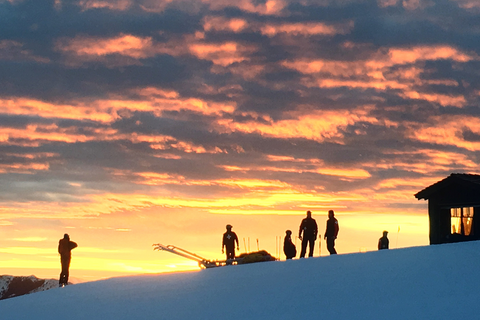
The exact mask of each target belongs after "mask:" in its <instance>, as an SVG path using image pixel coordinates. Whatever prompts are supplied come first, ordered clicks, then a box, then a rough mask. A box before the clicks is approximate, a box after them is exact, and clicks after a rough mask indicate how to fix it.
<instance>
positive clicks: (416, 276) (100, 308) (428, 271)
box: [0, 241, 480, 320]
mask: <svg viewBox="0 0 480 320" xmlns="http://www.w3.org/2000/svg"><path fill="white" fill-rule="evenodd" d="M478 263H480V242H478V241H473V242H464V243H456V244H444V245H435V246H424V247H412V248H404V249H394V250H382V251H377V252H366V253H355V254H343V255H336V256H327V257H319V258H308V259H297V260H291V261H275V262H265V263H254V264H249V265H238V266H227V267H219V268H213V269H207V270H201V271H192V272H178V273H164V274H158V275H139V276H128V277H119V278H111V279H107V280H100V281H95V282H87V283H81V284H77V285H72V286H67V287H66V288H61V289H53V290H49V291H45V292H41V293H36V294H31V295H26V296H22V297H18V298H13V299H8V300H3V301H0V308H1V310H2V314H3V316H4V317H5V319H16V320H23V319H29V320H31V319H35V320H43V319H45V320H46V319H48V320H57V319H65V317H67V316H68V319H69V320H77V319H89V320H96V319H99V320H100V319H102V320H103V319H116V320H123V319H125V320H126V319H169V320H171V319H178V320H185V319H220V318H223V317H225V316H228V318H229V319H262V320H264V319H320V318H321V319H332V318H335V319H402V320H404V319H451V318H460V319H461V318H467V317H468V318H475V315H476V314H478V313H479V312H480V307H479V306H478V305H477V304H473V303H472V301H475V298H478V297H479V293H478V286H479V285H480V276H478V275H476V273H474V272H473V273H472V266H474V265H476V264H478ZM59 303H61V304H62V305H64V306H66V307H67V308H68V309H67V310H66V311H65V312H59V311H58V304H59ZM26 306H28V308H27V307H26Z"/></svg>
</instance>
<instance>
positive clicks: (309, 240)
mask: <svg viewBox="0 0 480 320" xmlns="http://www.w3.org/2000/svg"><path fill="white" fill-rule="evenodd" d="M302 233H303V237H302ZM317 233H318V226H317V222H316V221H315V219H313V218H312V212H311V211H307V217H306V218H305V219H303V220H302V223H301V224H300V230H299V231H298V238H299V239H300V240H302V251H301V252H300V258H305V254H306V253H307V245H308V246H309V249H310V251H309V253H308V256H309V257H313V250H314V248H315V239H317Z"/></svg>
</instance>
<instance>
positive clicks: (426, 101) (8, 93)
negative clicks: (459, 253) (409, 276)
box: [0, 0, 480, 280]
mask: <svg viewBox="0 0 480 320" xmlns="http://www.w3.org/2000/svg"><path fill="white" fill-rule="evenodd" d="M479 36H480V3H479V2H478V1H476V0H377V1H373V0H331V1H330V0H301V1H293V0H292V1H290V0H267V1H264V0H237V1H229V0H192V1H189V0H185V1H183V0H178V1H171V0H170V1H169V0H138V1H129V0H98V1H97V0H76V1H63V0H55V1H46V0H45V1H43V0H41V1H39V0H8V1H5V0H0V181H1V184H0V271H1V273H5V274H13V275H29V274H35V275H36V276H40V277H41V276H44V277H57V276H58V274H59V272H60V262H59V257H58V254H57V251H56V250H57V245H58V240H59V239H60V238H62V237H63V234H64V233H68V234H70V237H71V239H72V240H73V241H75V242H77V243H78V245H79V247H78V248H77V249H75V250H74V252H73V260H72V267H71V269H72V272H71V274H72V277H78V278H80V279H83V280H92V279H98V278H102V277H109V276H114V275H123V274H132V273H152V272H153V273H155V272H163V271H175V270H184V269H192V268H196V265H195V264H194V263H193V262H190V261H188V260H185V259H183V258H179V257H176V256H174V255H171V254H169V253H164V252H156V251H153V250H152V244H154V243H162V244H165V245H166V244H172V245H176V246H179V247H182V248H184V249H187V250H190V251H193V252H195V253H197V254H201V255H203V256H205V257H207V258H210V259H222V258H223V255H222V254H221V236H222V233H223V232H225V225H226V224H227V223H229V224H232V225H233V231H235V232H237V234H238V236H239V239H240V243H241V250H240V251H253V250H256V249H266V250H267V251H269V252H271V253H272V254H275V255H276V256H283V255H281V254H280V253H281V248H280V246H281V245H279V244H278V243H279V242H281V241H282V239H283V236H284V234H285V230H287V229H290V230H292V231H293V234H294V235H297V232H298V227H299V225H300V221H301V219H302V218H303V217H304V216H305V212H306V210H311V211H312V213H313V217H314V218H315V219H316V220H317V223H318V225H319V229H320V233H323V230H324V228H325V221H326V219H327V211H328V210H334V211H335V213H336V217H337V218H338V220H339V225H340V232H339V236H338V239H337V251H338V252H339V253H349V252H359V251H370V250H375V249H376V245H377V241H378V238H379V237H380V236H381V235H382V231H383V230H388V231H389V236H390V241H391V245H392V246H394V247H408V246H418V245H425V244H428V217H427V203H426V202H425V201H423V200H422V201H418V200H417V199H416V198H415V197H414V194H415V193H417V192H418V191H420V190H422V189H423V188H425V187H427V186H429V185H431V184H432V183H434V182H436V181H438V180H441V179H443V178H445V177H446V176H448V175H449V174H450V173H453V172H455V173H478V172H479V171H480V170H479V165H478V163H479V161H478V159H479V157H480V152H479V151H480V117H479V115H480V109H479V108H478V103H479V100H480V77H479V74H480V55H479V54H480V41H478V40H479ZM279 239H280V240H279ZM295 241H296V243H297V249H299V248H298V247H299V242H298V240H296V239H295ZM316 245H317V248H316V250H317V252H316V255H319V254H321V255H325V251H326V250H325V242H320V241H317V244H316Z"/></svg>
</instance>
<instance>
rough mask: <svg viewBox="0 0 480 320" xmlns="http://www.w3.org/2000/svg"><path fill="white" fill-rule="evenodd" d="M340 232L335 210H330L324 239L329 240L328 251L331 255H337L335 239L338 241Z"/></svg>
mask: <svg viewBox="0 0 480 320" xmlns="http://www.w3.org/2000/svg"><path fill="white" fill-rule="evenodd" d="M338 230H339V227H338V220H337V219H335V213H334V212H333V210H329V211H328V220H327V228H326V230H325V237H324V239H327V249H328V252H330V254H337V250H335V239H337V235H338Z"/></svg>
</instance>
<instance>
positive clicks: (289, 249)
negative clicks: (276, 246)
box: [283, 230, 297, 259]
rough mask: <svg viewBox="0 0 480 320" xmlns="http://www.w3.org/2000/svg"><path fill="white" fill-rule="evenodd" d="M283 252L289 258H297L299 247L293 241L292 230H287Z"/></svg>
mask: <svg viewBox="0 0 480 320" xmlns="http://www.w3.org/2000/svg"><path fill="white" fill-rule="evenodd" d="M283 252H284V253H285V256H286V257H287V259H292V258H295V256H296V255H297V248H295V245H294V244H293V242H292V231H290V230H287V231H285V239H284V240H283Z"/></svg>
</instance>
